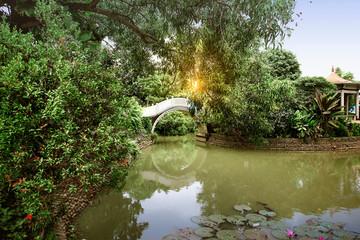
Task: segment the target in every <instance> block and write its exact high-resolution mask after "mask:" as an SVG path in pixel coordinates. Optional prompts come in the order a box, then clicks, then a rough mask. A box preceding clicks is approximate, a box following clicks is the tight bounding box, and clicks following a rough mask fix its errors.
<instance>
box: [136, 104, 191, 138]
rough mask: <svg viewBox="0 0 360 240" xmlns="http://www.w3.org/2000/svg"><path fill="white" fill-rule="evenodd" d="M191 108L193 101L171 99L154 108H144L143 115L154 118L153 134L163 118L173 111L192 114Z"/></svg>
mask: <svg viewBox="0 0 360 240" xmlns="http://www.w3.org/2000/svg"><path fill="white" fill-rule="evenodd" d="M190 108H192V101H191V100H190V99H188V98H171V99H166V100H164V101H162V102H160V103H157V104H156V105H154V106H151V107H147V108H144V110H143V114H142V115H143V117H151V118H152V128H151V133H154V131H155V127H156V125H157V123H158V122H159V121H160V119H161V118H162V117H163V116H165V115H166V114H168V113H169V112H173V111H185V112H190Z"/></svg>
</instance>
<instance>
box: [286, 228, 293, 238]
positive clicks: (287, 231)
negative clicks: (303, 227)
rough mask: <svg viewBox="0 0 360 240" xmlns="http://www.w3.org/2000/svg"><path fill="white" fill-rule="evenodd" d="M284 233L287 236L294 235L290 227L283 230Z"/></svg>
mask: <svg viewBox="0 0 360 240" xmlns="http://www.w3.org/2000/svg"><path fill="white" fill-rule="evenodd" d="M284 233H285V234H286V236H288V237H292V236H294V235H295V233H294V231H293V230H291V229H288V230H286V231H284Z"/></svg>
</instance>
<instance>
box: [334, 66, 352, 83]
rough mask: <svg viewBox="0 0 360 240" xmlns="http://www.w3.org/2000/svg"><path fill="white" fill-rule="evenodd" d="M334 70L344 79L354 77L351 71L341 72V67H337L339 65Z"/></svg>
mask: <svg viewBox="0 0 360 240" xmlns="http://www.w3.org/2000/svg"><path fill="white" fill-rule="evenodd" d="M335 72H336V74H337V75H338V76H339V77H341V78H343V79H346V80H353V79H354V74H353V73H352V72H343V71H342V70H341V68H339V67H337V68H336V69H335Z"/></svg>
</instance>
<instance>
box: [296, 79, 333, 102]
mask: <svg viewBox="0 0 360 240" xmlns="http://www.w3.org/2000/svg"><path fill="white" fill-rule="evenodd" d="M294 85H295V87H296V94H295V100H296V102H297V105H298V106H303V107H306V108H310V107H311V105H312V104H313V103H314V97H315V89H318V90H319V91H320V92H322V93H324V94H326V95H328V96H332V95H334V94H335V93H336V90H337V88H336V85H335V84H333V83H331V82H329V81H328V80H326V79H325V78H324V77H301V78H299V79H297V80H295V81H294Z"/></svg>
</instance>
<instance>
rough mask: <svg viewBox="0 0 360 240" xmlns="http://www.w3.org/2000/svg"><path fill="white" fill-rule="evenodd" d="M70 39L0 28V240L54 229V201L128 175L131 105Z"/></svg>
mask: <svg viewBox="0 0 360 240" xmlns="http://www.w3.org/2000/svg"><path fill="white" fill-rule="evenodd" d="M123 89H124V88H123V86H122V85H121V81H120V80H119V79H117V77H116V76H115V74H113V73H112V70H111V69H110V70H109V69H104V68H103V67H102V66H101V65H100V64H97V63H96V61H94V60H92V61H91V63H90V62H89V61H87V56H86V51H82V50H81V49H80V48H79V44H78V42H76V41H75V40H73V38H72V37H70V36H67V35H65V36H63V37H61V38H59V39H56V40H54V41H46V42H42V41H38V40H36V39H35V38H34V37H33V36H32V35H31V34H23V33H21V32H18V31H16V30H13V31H12V30H11V29H10V27H9V26H8V25H7V24H5V23H0V194H1V198H0V239H23V238H27V239H33V238H40V237H39V236H40V235H41V234H42V233H43V232H44V230H46V229H48V228H49V227H51V226H53V225H54V224H56V217H58V216H59V214H60V212H61V211H62V210H61V209H55V207H54V204H53V203H54V201H55V200H56V198H57V194H58V193H60V192H61V191H67V192H70V193H73V194H76V192H77V191H78V186H81V188H83V189H88V190H89V189H92V188H95V187H97V186H100V185H103V184H105V183H107V182H110V181H112V180H114V178H116V177H121V176H123V175H124V174H125V173H126V166H127V165H128V163H129V162H128V157H129V154H133V153H135V146H134V144H132V143H131V142H129V140H128V137H129V136H130V135H134V134H135V133H136V129H140V128H141V114H140V113H141V111H140V108H139V107H138V105H137V103H136V102H135V101H133V100H132V99H130V98H128V97H126V96H125V94H123V93H124V90H123Z"/></svg>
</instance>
